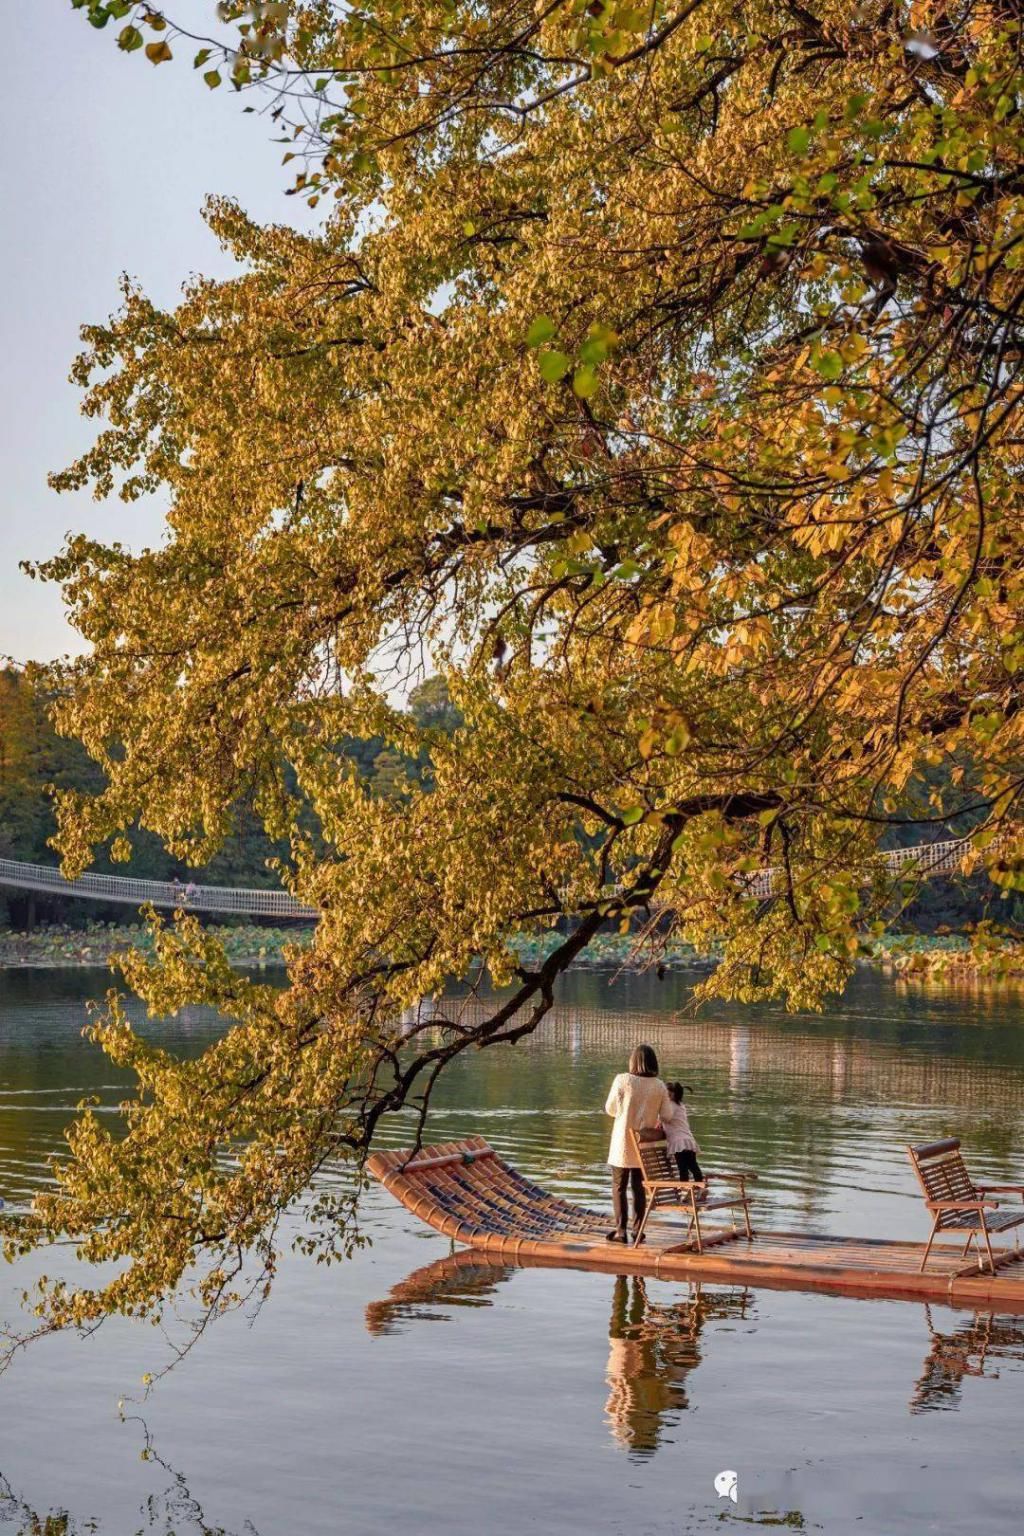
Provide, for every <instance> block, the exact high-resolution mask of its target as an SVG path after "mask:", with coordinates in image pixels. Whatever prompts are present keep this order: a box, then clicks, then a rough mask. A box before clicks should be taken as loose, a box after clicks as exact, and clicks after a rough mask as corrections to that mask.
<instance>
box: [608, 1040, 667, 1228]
mask: <svg viewBox="0 0 1024 1536" xmlns="http://www.w3.org/2000/svg"><path fill="white" fill-rule="evenodd" d="M604 1108H605V1113H606V1114H608V1115H613V1116H614V1118H615V1124H614V1125H613V1126H612V1140H611V1146H610V1147H609V1148H608V1162H609V1164H610V1166H611V1170H612V1204H613V1206H614V1209H615V1230H614V1231H613V1232H609V1233H608V1241H609V1242H611V1243H624V1242H625V1241H626V1226H627V1224H628V1214H629V1213H628V1198H627V1193H626V1192H627V1190H628V1189H629V1187H630V1186H632V1189H633V1231H634V1232H636V1231H638V1229H639V1227H640V1223H641V1222H642V1221H643V1219H644V1211H645V1210H646V1209H647V1197H646V1196H645V1194H644V1181H643V1174H642V1172H641V1168H640V1159H639V1158H638V1157H637V1155H636V1153H635V1152H634V1151H633V1148H632V1146H631V1145H630V1140H629V1136H628V1135H627V1132H628V1131H631V1130H632V1131H644V1130H652V1129H653V1128H654V1127H655V1126H656V1125H657V1124H658V1121H659V1120H660V1121H661V1123H662V1124H663V1125H667V1124H668V1122H669V1121H670V1120H671V1119H672V1115H673V1112H674V1110H675V1105H674V1104H673V1102H672V1099H671V1097H670V1096H669V1091H668V1089H667V1088H666V1087H665V1084H664V1083H663V1082H662V1080H661V1078H660V1077H659V1076H658V1058H657V1056H656V1055H655V1054H654V1049H653V1047H652V1046H650V1045H638V1046H637V1047H636V1049H635V1050H634V1052H633V1054H632V1056H631V1057H630V1058H629V1071H628V1072H620V1073H619V1075H618V1077H617V1078H616V1079H615V1081H614V1082H613V1083H612V1086H611V1090H610V1092H609V1094H608V1102H607V1104H606V1105H605V1106H604Z"/></svg>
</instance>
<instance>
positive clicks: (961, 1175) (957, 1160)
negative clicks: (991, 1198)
mask: <svg viewBox="0 0 1024 1536" xmlns="http://www.w3.org/2000/svg"><path fill="white" fill-rule="evenodd" d="M907 1152H908V1154H909V1156H910V1161H911V1165H912V1166H913V1169H914V1172H915V1173H916V1174H917V1181H918V1183H919V1184H920V1186H921V1189H922V1191H923V1193H924V1197H925V1199H926V1200H976V1199H977V1198H978V1191H977V1190H976V1189H975V1187H974V1184H973V1181H972V1179H971V1176H970V1174H969V1173H968V1172H967V1164H966V1163H965V1162H964V1158H963V1153H962V1152H961V1151H960V1143H959V1141H958V1140H957V1139H956V1137H949V1138H948V1139H947V1140H946V1141H930V1142H928V1144H927V1145H926V1146H923V1147H908V1148H907ZM960 1219H961V1218H960V1217H959V1216H958V1214H957V1212H955V1211H950V1212H948V1213H947V1215H945V1216H943V1217H940V1219H939V1226H940V1227H942V1226H945V1225H946V1223H947V1221H948V1222H949V1223H950V1224H951V1225H955V1224H956V1222H957V1221H958V1220H960Z"/></svg>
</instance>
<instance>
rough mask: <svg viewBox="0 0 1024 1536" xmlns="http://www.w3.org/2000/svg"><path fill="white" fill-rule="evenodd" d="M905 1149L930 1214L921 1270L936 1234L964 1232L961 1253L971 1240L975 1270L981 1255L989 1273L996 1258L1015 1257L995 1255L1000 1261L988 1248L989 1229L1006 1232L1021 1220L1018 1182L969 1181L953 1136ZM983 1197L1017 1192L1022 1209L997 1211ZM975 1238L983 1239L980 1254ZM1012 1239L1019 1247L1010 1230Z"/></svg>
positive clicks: (992, 1202) (1004, 1260) (1021, 1186)
mask: <svg viewBox="0 0 1024 1536" xmlns="http://www.w3.org/2000/svg"><path fill="white" fill-rule="evenodd" d="M907 1153H908V1155H909V1157H910V1162H911V1165H912V1166H913V1169H914V1172H915V1173H916V1174H917V1180H918V1183H919V1184H920V1186H921V1189H922V1192H923V1193H924V1199H925V1205H926V1206H927V1208H928V1210H929V1211H931V1213H932V1230H931V1232H930V1233H929V1236H928V1242H927V1243H926V1245H925V1250H924V1256H923V1258H922V1259H921V1272H922V1273H923V1272H924V1268H925V1265H926V1264H927V1263H928V1255H929V1254H930V1253H931V1251H932V1246H933V1244H934V1243H935V1240H936V1238H937V1237H938V1236H939V1234H940V1233H942V1232H957V1233H961V1232H966V1233H967V1241H966V1242H965V1243H964V1247H963V1254H962V1255H961V1257H963V1258H965V1259H966V1257H967V1255H968V1252H969V1251H970V1247H971V1244H972V1243H973V1244H974V1245H975V1253H976V1254H977V1259H978V1268H979V1269H984V1268H985V1257H986V1255H987V1257H988V1265H989V1269H990V1270H991V1272H992V1274H995V1272H996V1265H997V1263H998V1262H1002V1263H1007V1262H1008V1261H1009V1260H1010V1259H1011V1258H1013V1257H1015V1253H1012V1254H1005V1255H1003V1256H1001V1258H1000V1260H997V1259H996V1256H995V1254H994V1252H993V1250H992V1233H993V1232H1008V1231H1009V1230H1010V1229H1011V1228H1012V1227H1019V1226H1020V1225H1021V1224H1022V1223H1024V1184H975V1183H974V1180H973V1179H972V1178H971V1176H970V1174H969V1173H968V1172H967V1165H966V1163H965V1162H964V1159H963V1153H962V1152H961V1151H960V1143H959V1141H958V1140H957V1139H956V1138H955V1137H949V1138H948V1139H947V1140H945V1141H931V1142H929V1143H928V1144H927V1145H926V1146H921V1147H908V1148H907ZM989 1195H1020V1197H1021V1205H1022V1208H1021V1209H1020V1210H1016V1211H1000V1210H999V1201H998V1200H990V1199H989V1198H988V1196H989ZM990 1213H993V1214H990ZM981 1238H983V1239H984V1243H985V1253H984V1254H983V1253H982V1248H981V1242H980V1241H979V1239H981ZM1014 1240H1015V1244H1016V1245H1017V1247H1019V1234H1017V1233H1016V1232H1015V1233H1014Z"/></svg>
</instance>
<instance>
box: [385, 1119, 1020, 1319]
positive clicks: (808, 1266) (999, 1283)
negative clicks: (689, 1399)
mask: <svg viewBox="0 0 1024 1536" xmlns="http://www.w3.org/2000/svg"><path fill="white" fill-rule="evenodd" d="M367 1168H368V1171H369V1172H370V1173H371V1174H372V1175H373V1176H374V1177H375V1178H376V1179H379V1180H380V1182H381V1183H382V1184H383V1185H384V1187H385V1189H387V1190H388V1191H389V1192H390V1193H391V1194H392V1195H394V1196H395V1198H396V1199H397V1200H400V1201H401V1203H402V1204H403V1205H404V1206H405V1207H406V1208H407V1209H408V1210H410V1211H411V1212H412V1213H413V1215H414V1216H418V1217H420V1219H421V1220H423V1221H425V1222H427V1223H428V1224H429V1225H430V1226H432V1227H435V1228H436V1229H437V1231H438V1232H442V1233H444V1235H445V1236H446V1237H450V1238H451V1239H452V1241H453V1242H457V1243H464V1244H466V1245H467V1247H469V1248H472V1249H474V1250H475V1251H477V1252H481V1253H487V1254H490V1255H492V1256H494V1257H496V1258H499V1259H500V1260H502V1261H504V1262H505V1263H508V1264H524V1265H527V1264H528V1265H530V1266H533V1265H544V1266H551V1267H555V1268H572V1269H598V1270H605V1271H610V1272H613V1273H615V1274H641V1275H654V1276H657V1277H660V1278H661V1279H665V1280H672V1279H678V1280H719V1281H728V1282H731V1283H733V1284H742V1285H751V1286H769V1287H773V1288H776V1289H785V1290H802V1291H831V1292H839V1293H841V1294H844V1295H852V1296H876V1297H889V1298H898V1299H908V1300H912V1299H917V1300H922V1301H943V1302H946V1303H948V1304H951V1305H956V1306H961V1305H962V1306H968V1307H969V1306H987V1307H995V1308H997V1309H998V1310H1000V1311H1005V1312H1024V1251H1021V1252H1019V1253H1018V1252H1017V1251H1016V1250H1015V1249H1008V1250H1007V1249H1004V1250H1002V1251H1001V1253H1000V1255H999V1268H998V1270H997V1272H996V1273H995V1274H994V1275H993V1274H988V1273H982V1272H980V1271H979V1270H978V1269H977V1268H976V1267H974V1268H965V1264H964V1259H963V1256H962V1253H961V1247H960V1245H959V1244H957V1245H956V1246H955V1247H953V1246H949V1247H944V1248H936V1249H934V1250H933V1251H932V1254H931V1256H930V1257H929V1260H928V1264H927V1266H926V1268H925V1270H924V1272H923V1273H920V1272H919V1266H920V1263H921V1256H922V1253H923V1252H924V1243H923V1242H919V1243H910V1242H906V1243H903V1242H891V1241H889V1240H886V1239H882V1238H862V1237H831V1236H825V1235H819V1234H817V1233H804V1232H762V1231H759V1230H758V1226H757V1221H756V1207H755V1212H754V1214H755V1221H754V1228H755V1230H754V1237H753V1240H752V1241H750V1242H748V1241H747V1239H746V1238H745V1237H738V1236H733V1235H732V1234H729V1235H728V1236H725V1235H723V1236H721V1237H719V1238H718V1239H717V1240H715V1241H713V1243H712V1245H711V1246H707V1245H706V1247H705V1252H703V1253H700V1254H698V1253H696V1252H695V1251H693V1249H692V1248H691V1247H690V1246H689V1245H688V1244H687V1243H685V1242H684V1237H685V1228H684V1227H682V1226H680V1225H679V1224H678V1223H677V1222H668V1221H662V1220H657V1221H655V1220H652V1221H651V1222H650V1223H649V1224H648V1228H647V1240H646V1242H645V1243H644V1244H643V1246H642V1247H640V1248H633V1247H624V1246H623V1245H622V1244H621V1243H609V1242H608V1241H607V1238H606V1235H605V1234H606V1233H607V1231H608V1228H609V1217H608V1216H607V1215H602V1214H601V1213H600V1212H597V1211H589V1210H585V1209H584V1208H583V1207H581V1206H578V1205H573V1204H572V1203H570V1202H569V1201H566V1200H562V1199H560V1198H559V1197H558V1196H556V1195H552V1194H551V1193H550V1192H549V1191H547V1190H545V1189H542V1188H540V1186H539V1185H536V1184H533V1183H531V1182H530V1180H528V1179H525V1178H524V1177H523V1176H522V1174H520V1173H518V1172H517V1171H516V1170H515V1169H514V1168H513V1167H511V1166H510V1165H509V1164H508V1163H505V1162H503V1161H502V1160H501V1158H499V1157H498V1156H497V1154H496V1153H495V1152H494V1150H493V1149H492V1148H491V1147H490V1146H489V1145H488V1144H487V1142H486V1141H485V1140H484V1139H483V1137H482V1136H471V1137H469V1138H468V1139H467V1140H465V1141H456V1142H444V1143H442V1144H440V1145H438V1146H432V1147H421V1148H419V1150H418V1151H417V1152H416V1153H415V1155H414V1156H412V1155H411V1154H410V1153H409V1152H408V1151H403V1152H377V1153H375V1154H374V1155H373V1156H372V1157H371V1158H370V1159H369V1161H368V1163H367Z"/></svg>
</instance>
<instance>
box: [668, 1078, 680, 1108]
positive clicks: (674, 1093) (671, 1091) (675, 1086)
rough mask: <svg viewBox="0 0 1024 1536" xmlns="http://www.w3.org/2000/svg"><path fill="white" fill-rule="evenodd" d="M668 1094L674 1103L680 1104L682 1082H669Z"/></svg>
mask: <svg viewBox="0 0 1024 1536" xmlns="http://www.w3.org/2000/svg"><path fill="white" fill-rule="evenodd" d="M668 1096H669V1098H670V1099H671V1100H672V1102H673V1103H674V1104H681V1103H682V1102H683V1085H682V1083H669V1085H668Z"/></svg>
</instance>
